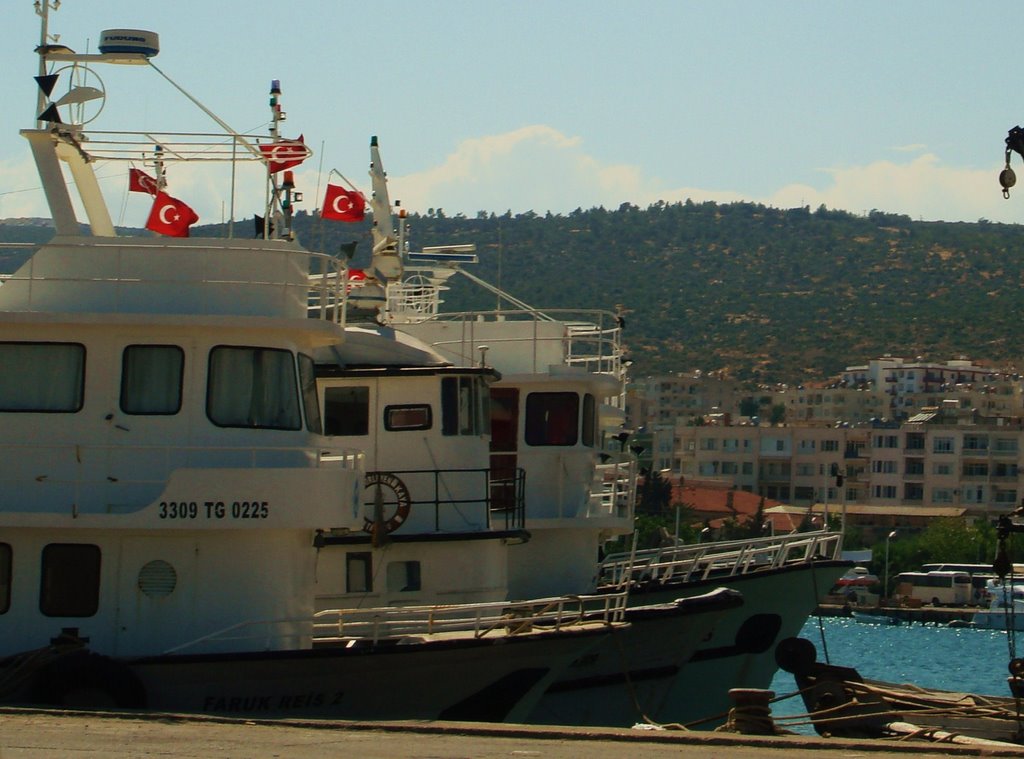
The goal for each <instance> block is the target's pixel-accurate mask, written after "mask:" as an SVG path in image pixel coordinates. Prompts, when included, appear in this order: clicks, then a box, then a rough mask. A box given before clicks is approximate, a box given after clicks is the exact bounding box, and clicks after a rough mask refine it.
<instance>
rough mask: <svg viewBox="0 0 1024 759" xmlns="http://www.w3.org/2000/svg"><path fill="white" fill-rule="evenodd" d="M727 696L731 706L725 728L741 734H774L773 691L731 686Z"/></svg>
mask: <svg viewBox="0 0 1024 759" xmlns="http://www.w3.org/2000/svg"><path fill="white" fill-rule="evenodd" d="M729 698H731V699H732V702H733V707H732V709H730V710H729V719H728V721H727V722H726V725H725V729H726V730H728V731H730V732H734V733H741V734H743V735H775V722H774V721H773V720H772V708H771V700H772V699H773V698H775V692H774V691H770V690H762V689H760V688H732V689H730V690H729Z"/></svg>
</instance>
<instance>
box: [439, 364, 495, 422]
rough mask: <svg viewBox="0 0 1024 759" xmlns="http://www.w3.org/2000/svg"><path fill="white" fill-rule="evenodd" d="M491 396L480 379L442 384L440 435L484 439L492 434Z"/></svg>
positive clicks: (457, 379) (449, 380) (450, 379)
mask: <svg viewBox="0 0 1024 759" xmlns="http://www.w3.org/2000/svg"><path fill="white" fill-rule="evenodd" d="M490 418H491V409H490V393H489V392H488V390H487V386H486V384H485V383H484V381H483V380H482V379H481V378H479V377H445V378H444V379H442V380H441V432H442V434H445V435H484V434H487V433H488V432H490Z"/></svg>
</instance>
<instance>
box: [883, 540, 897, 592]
mask: <svg viewBox="0 0 1024 759" xmlns="http://www.w3.org/2000/svg"><path fill="white" fill-rule="evenodd" d="M895 537H896V530H893V531H892V532H890V533H889V534H888V535H886V536H885V584H884V585H883V586H882V598H888V597H889V541H890V540H892V539H893V538H895Z"/></svg>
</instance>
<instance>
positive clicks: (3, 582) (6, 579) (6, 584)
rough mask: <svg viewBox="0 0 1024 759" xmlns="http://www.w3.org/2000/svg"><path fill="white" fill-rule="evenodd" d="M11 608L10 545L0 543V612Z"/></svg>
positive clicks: (3, 612)
mask: <svg viewBox="0 0 1024 759" xmlns="http://www.w3.org/2000/svg"><path fill="white" fill-rule="evenodd" d="M10 608H11V546H10V544H8V543H0V614H6V613H7V611H8V609H10Z"/></svg>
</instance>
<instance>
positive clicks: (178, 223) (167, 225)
mask: <svg viewBox="0 0 1024 759" xmlns="http://www.w3.org/2000/svg"><path fill="white" fill-rule="evenodd" d="M197 221H199V217H198V216H197V215H196V212H195V211H193V210H192V209H191V208H189V207H188V206H187V205H186V204H185V203H183V202H182V201H180V200H178V199H177V198H172V197H171V196H170V195H168V194H167V193H166V192H157V194H156V197H155V198H154V199H153V208H152V209H151V210H150V212H149V218H148V219H147V220H146V229H149V230H152V231H153V232H156V233H158V234H161V235H167V236H168V237H188V228H189V226H191V225H192V224H195V223H196V222H197Z"/></svg>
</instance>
